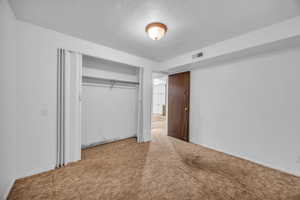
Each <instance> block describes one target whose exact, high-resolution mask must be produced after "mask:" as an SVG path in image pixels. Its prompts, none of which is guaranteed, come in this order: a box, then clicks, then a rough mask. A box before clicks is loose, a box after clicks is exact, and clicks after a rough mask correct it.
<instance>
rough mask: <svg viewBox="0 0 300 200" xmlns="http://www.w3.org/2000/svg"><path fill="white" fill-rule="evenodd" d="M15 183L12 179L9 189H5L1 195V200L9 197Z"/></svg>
mask: <svg viewBox="0 0 300 200" xmlns="http://www.w3.org/2000/svg"><path fill="white" fill-rule="evenodd" d="M15 181H16V180H15V179H13V180H12V181H11V183H10V184H9V187H7V188H6V191H5V193H4V194H3V196H2V197H1V199H3V200H5V199H7V197H8V195H9V193H10V191H11V189H12V187H13V186H14V184H15Z"/></svg>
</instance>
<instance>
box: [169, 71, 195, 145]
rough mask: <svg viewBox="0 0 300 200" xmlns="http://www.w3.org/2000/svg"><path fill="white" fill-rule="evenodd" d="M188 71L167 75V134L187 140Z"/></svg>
mask: <svg viewBox="0 0 300 200" xmlns="http://www.w3.org/2000/svg"><path fill="white" fill-rule="evenodd" d="M189 106H190V72H183V73H178V74H173V75H169V83H168V136H172V137H175V138H178V139H181V140H184V141H189Z"/></svg>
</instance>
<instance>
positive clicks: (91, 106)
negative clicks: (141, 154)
mask: <svg viewBox="0 0 300 200" xmlns="http://www.w3.org/2000/svg"><path fill="white" fill-rule="evenodd" d="M83 66H84V67H83V75H85V76H92V77H100V78H107V79H118V80H124V81H135V82H137V81H138V68H137V67H132V66H124V65H123V64H118V63H113V62H107V61H104V60H102V59H96V58H92V57H87V56H83ZM87 84H89V83H87ZM96 84H97V83H96ZM100 85H101V86H100ZM137 95H138V89H137V86H136V85H129V87H128V86H125V87H124V86H120V85H119V84H116V85H115V87H113V88H110V84H109V83H108V84H103V83H102V84H97V86H83V87H82V145H83V146H87V145H91V144H95V143H101V142H107V141H112V140H118V139H124V138H129V137H134V136H136V135H137V98H138V96H137Z"/></svg>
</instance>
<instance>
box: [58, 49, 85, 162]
mask: <svg viewBox="0 0 300 200" xmlns="http://www.w3.org/2000/svg"><path fill="white" fill-rule="evenodd" d="M81 73H82V55H81V54H79V53H76V52H72V51H67V50H64V49H58V50H57V148H56V150H57V154H56V155H57V156H56V157H57V159H56V167H61V166H64V165H65V164H67V163H68V162H73V161H77V160H80V158H81V148H80V146H81V99H80V98H81V97H80V96H81V91H80V89H81Z"/></svg>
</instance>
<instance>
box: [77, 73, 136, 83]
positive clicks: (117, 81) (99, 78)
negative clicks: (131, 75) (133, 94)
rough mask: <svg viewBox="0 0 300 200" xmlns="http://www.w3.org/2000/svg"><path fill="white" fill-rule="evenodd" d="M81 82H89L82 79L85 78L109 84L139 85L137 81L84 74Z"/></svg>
mask: <svg viewBox="0 0 300 200" xmlns="http://www.w3.org/2000/svg"><path fill="white" fill-rule="evenodd" d="M82 78H83V83H86V82H89V81H85V80H84V79H87V80H94V81H95V80H96V81H97V80H98V81H102V82H110V83H111V84H115V83H122V84H134V85H139V82H136V81H126V80H119V79H109V78H103V77H95V76H86V75H83V76H82Z"/></svg>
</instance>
